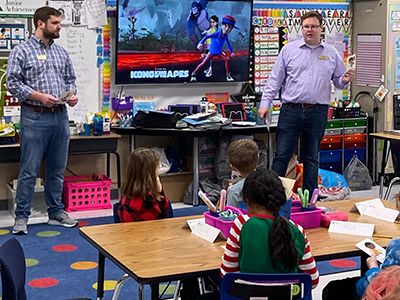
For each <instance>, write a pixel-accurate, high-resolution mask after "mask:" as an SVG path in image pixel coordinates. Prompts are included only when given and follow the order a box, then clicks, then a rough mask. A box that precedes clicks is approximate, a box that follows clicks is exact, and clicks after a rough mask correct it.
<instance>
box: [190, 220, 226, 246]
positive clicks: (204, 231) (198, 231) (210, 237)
mask: <svg viewBox="0 0 400 300" xmlns="http://www.w3.org/2000/svg"><path fill="white" fill-rule="evenodd" d="M187 224H188V226H189V228H190V230H191V231H192V233H193V234H194V235H197V236H198V237H201V238H202V239H205V240H206V241H208V242H210V243H214V242H215V240H216V239H217V237H218V235H219V234H220V232H221V231H220V230H219V229H217V228H215V227H213V226H211V225H208V224H206V222H205V219H204V218H201V219H195V220H187Z"/></svg>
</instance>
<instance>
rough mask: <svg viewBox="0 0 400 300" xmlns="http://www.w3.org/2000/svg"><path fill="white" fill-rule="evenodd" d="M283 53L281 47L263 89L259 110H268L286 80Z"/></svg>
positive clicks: (284, 49) (283, 50)
mask: <svg viewBox="0 0 400 300" xmlns="http://www.w3.org/2000/svg"><path fill="white" fill-rule="evenodd" d="M285 53H286V47H283V48H282V50H281V52H280V53H279V55H278V58H277V59H276V62H275V65H274V67H273V68H272V71H271V73H270V74H269V78H268V81H267V83H266V85H265V87H264V89H263V93H262V96H261V104H260V107H261V108H269V107H270V106H271V103H272V100H274V98H275V96H276V95H277V94H278V92H279V90H280V89H281V87H282V84H283V82H284V81H285V79H286V65H285V59H284V56H285Z"/></svg>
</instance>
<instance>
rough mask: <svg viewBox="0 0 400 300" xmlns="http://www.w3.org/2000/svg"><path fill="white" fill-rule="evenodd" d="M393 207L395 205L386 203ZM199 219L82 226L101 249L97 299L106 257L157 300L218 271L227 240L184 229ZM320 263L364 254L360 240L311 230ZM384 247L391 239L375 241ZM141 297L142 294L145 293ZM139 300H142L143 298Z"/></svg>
mask: <svg viewBox="0 0 400 300" xmlns="http://www.w3.org/2000/svg"><path fill="white" fill-rule="evenodd" d="M362 200H366V199H357V200H344V201H336V202H331V203H326V202H323V203H322V204H321V205H320V206H325V207H328V206H329V207H335V208H339V209H340V210H342V211H343V210H349V209H350V208H351V207H352V206H353V204H354V203H355V202H358V201H362ZM385 205H386V206H387V207H393V204H392V203H386V202H385ZM197 217H200V216H190V217H182V218H172V219H164V220H157V221H147V222H133V223H118V224H109V225H99V226H89V227H82V228H80V234H81V235H82V236H83V237H84V238H85V239H86V240H87V241H88V242H89V243H91V244H92V245H93V246H94V247H95V248H96V249H97V250H98V251H99V266H98V278H97V283H98V285H97V297H98V299H102V298H103V289H104V286H103V284H104V271H105V269H104V267H105V264H104V262H105V258H106V257H107V258H108V259H110V260H111V261H113V262H114V263H115V264H116V265H118V266H119V267H120V268H121V269H123V270H124V271H125V272H126V273H128V274H129V276H131V277H132V278H133V279H135V280H136V281H137V282H138V283H139V285H140V286H142V285H143V284H150V285H151V286H152V299H157V296H158V288H156V286H158V283H160V282H165V281H171V280H178V279H182V278H185V277H193V276H195V277H198V276H204V275H207V274H211V273H213V272H216V271H218V269H219V266H220V264H221V256H222V255H223V249H222V248H221V245H224V244H225V241H222V240H221V241H219V242H216V243H214V244H211V243H209V242H207V241H205V240H203V239H201V238H199V237H197V236H195V235H193V234H191V233H190V231H189V229H187V228H182V226H183V225H184V224H185V222H186V220H188V219H195V218H197ZM349 217H350V220H351V221H356V222H368V223H375V224H377V226H376V231H377V233H378V234H386V235H391V236H400V225H399V224H392V223H388V222H384V221H379V220H378V219H373V218H369V217H364V216H360V215H357V214H354V213H350V214H349ZM306 232H307V235H308V238H309V240H310V242H311V248H312V252H313V255H314V257H315V259H316V260H317V261H322V260H327V259H337V258H345V257H352V256H362V257H363V255H364V253H363V252H362V251H361V250H359V249H357V248H356V246H355V244H356V243H357V242H359V241H361V240H362V239H363V237H360V236H351V235H343V234H334V233H328V230H327V228H315V229H309V230H306ZM374 240H375V241H376V242H377V243H379V244H380V245H382V246H387V245H388V243H389V241H390V239H383V238H376V239H375V238H374ZM140 297H141V295H140ZM140 297H139V299H141V298H140Z"/></svg>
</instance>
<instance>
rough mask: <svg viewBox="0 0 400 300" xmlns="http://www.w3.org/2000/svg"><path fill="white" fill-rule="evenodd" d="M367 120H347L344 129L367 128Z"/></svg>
mask: <svg viewBox="0 0 400 300" xmlns="http://www.w3.org/2000/svg"><path fill="white" fill-rule="evenodd" d="M366 126H367V120H366V119H355V120H345V121H344V127H366Z"/></svg>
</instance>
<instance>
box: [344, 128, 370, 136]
mask: <svg viewBox="0 0 400 300" xmlns="http://www.w3.org/2000/svg"><path fill="white" fill-rule="evenodd" d="M365 130H366V127H345V128H344V132H343V133H344V134H353V133H364V132H365Z"/></svg>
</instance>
